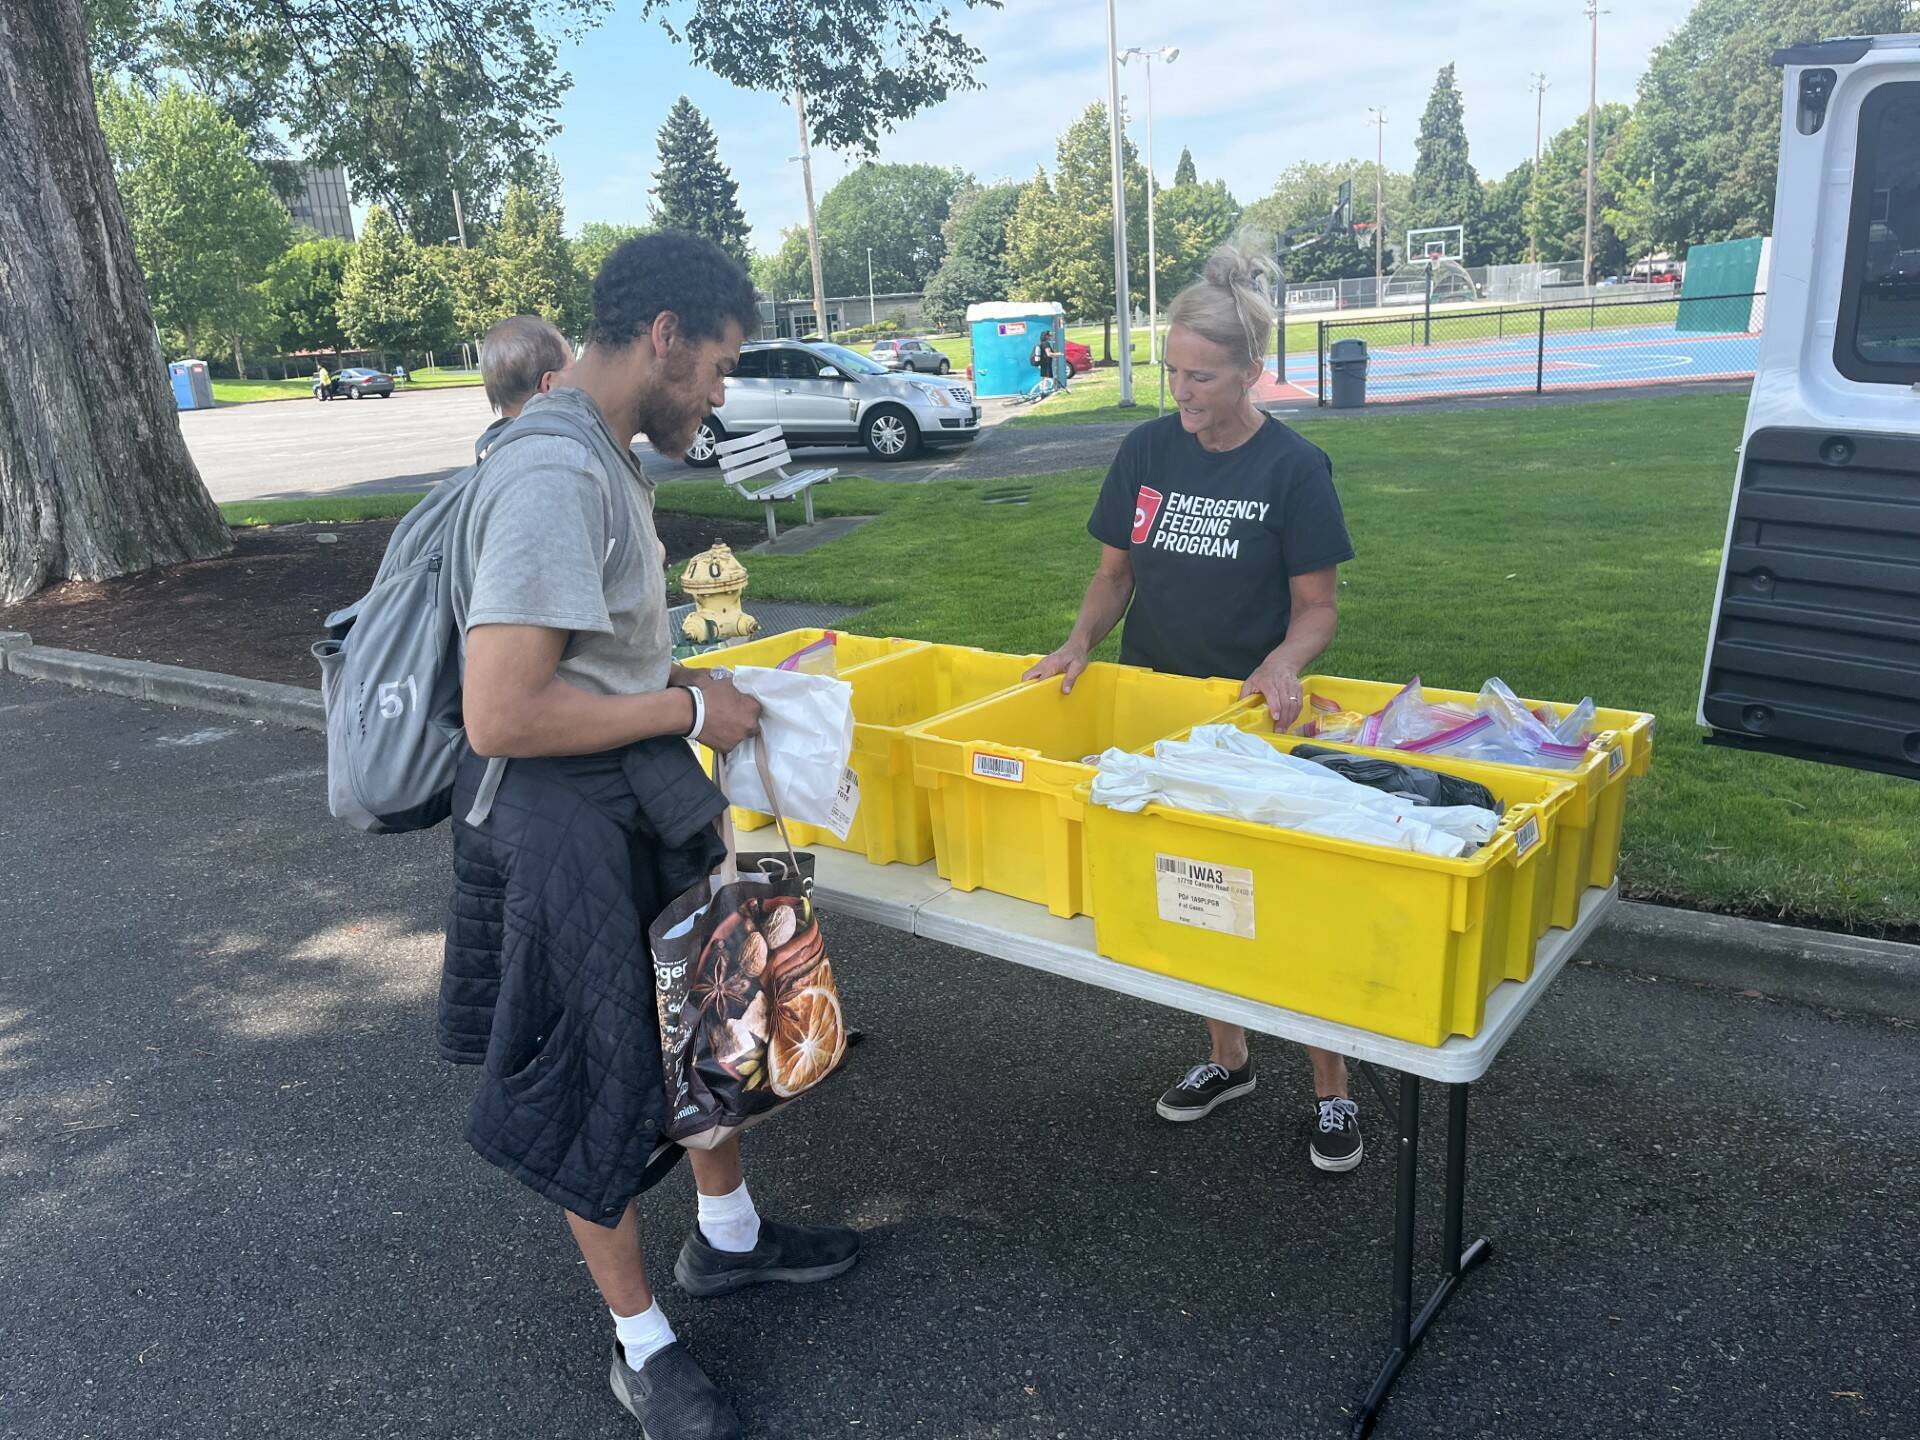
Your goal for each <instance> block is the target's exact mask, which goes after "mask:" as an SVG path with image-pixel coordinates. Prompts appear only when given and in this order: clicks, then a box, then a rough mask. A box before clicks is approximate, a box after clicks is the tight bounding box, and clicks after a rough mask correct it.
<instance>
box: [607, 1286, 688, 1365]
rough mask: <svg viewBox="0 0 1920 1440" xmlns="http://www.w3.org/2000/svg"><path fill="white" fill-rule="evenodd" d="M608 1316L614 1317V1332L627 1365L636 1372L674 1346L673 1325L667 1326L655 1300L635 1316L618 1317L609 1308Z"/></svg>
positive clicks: (663, 1314) (665, 1319)
mask: <svg viewBox="0 0 1920 1440" xmlns="http://www.w3.org/2000/svg"><path fill="white" fill-rule="evenodd" d="M607 1313H608V1314H609V1315H612V1316H613V1333H614V1334H616V1335H618V1336H619V1337H620V1348H621V1349H623V1350H625V1351H626V1353H627V1364H628V1365H629V1366H630V1367H631V1368H633V1369H635V1370H638V1369H639V1368H640V1367H641V1366H642V1365H644V1364H646V1363H647V1360H648V1359H649V1358H650V1357H651V1356H653V1355H656V1354H658V1353H659V1352H660V1351H662V1350H664V1349H666V1348H667V1346H669V1345H671V1344H673V1341H674V1334H673V1326H671V1325H669V1324H668V1323H667V1312H666V1311H664V1310H662V1309H661V1308H660V1302H659V1301H658V1300H656V1301H654V1302H653V1304H651V1305H649V1306H648V1307H647V1308H646V1309H644V1310H642V1311H641V1312H640V1313H639V1314H638V1315H619V1314H615V1312H614V1311H612V1310H611V1309H609V1310H608V1311H607Z"/></svg>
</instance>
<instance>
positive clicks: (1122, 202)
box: [1107, 0, 1133, 410]
mask: <svg viewBox="0 0 1920 1440" xmlns="http://www.w3.org/2000/svg"><path fill="white" fill-rule="evenodd" d="M1113 6H1114V0H1107V139H1108V141H1109V142H1110V144H1111V148H1112V150H1113V299H1114V308H1115V309H1116V310H1118V311H1119V312H1120V315H1119V320H1120V407H1121V408H1122V409H1123V410H1124V409H1129V408H1131V407H1132V405H1133V324H1132V318H1133V317H1132V314H1131V311H1132V309H1133V305H1132V298H1133V297H1132V294H1131V292H1130V290H1129V287H1128V285H1127V187H1126V178H1127V177H1126V170H1125V169H1124V167H1123V165H1122V157H1123V156H1124V155H1125V153H1126V152H1125V151H1124V150H1123V149H1122V147H1121V143H1120V40H1119V33H1118V28H1117V26H1116V23H1115V21H1114V16H1113Z"/></svg>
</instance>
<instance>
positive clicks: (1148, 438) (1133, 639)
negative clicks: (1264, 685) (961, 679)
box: [1087, 414, 1353, 680]
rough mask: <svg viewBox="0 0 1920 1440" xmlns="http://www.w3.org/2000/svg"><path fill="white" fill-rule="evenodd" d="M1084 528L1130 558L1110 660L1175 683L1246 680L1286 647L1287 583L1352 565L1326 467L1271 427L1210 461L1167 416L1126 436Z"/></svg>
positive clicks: (1311, 450)
mask: <svg viewBox="0 0 1920 1440" xmlns="http://www.w3.org/2000/svg"><path fill="white" fill-rule="evenodd" d="M1087 529H1088V531H1089V532H1090V533H1091V534H1092V535H1093V538H1094V539H1096V540H1098V541H1100V543H1101V544H1103V545H1111V546H1113V547H1114V548H1115V549H1117V550H1126V551H1129V552H1130V559H1131V560H1132V562H1133V583H1134V590H1133V603H1132V604H1131V606H1130V607H1129V608H1128V610H1127V622H1126V629H1125V631H1124V632H1123V633H1122V635H1121V639H1120V659H1121V661H1122V662H1123V663H1125V664H1128V665H1145V666H1147V667H1149V668H1150V669H1154V670H1163V671H1168V672H1170V673H1172V674H1176V675H1200V676H1213V675H1217V676H1221V677H1223V678H1226V679H1229V680H1244V679H1246V678H1247V676H1249V675H1251V674H1252V673H1253V672H1254V671H1255V670H1256V669H1258V668H1259V666H1260V662H1261V661H1263V660H1265V659H1266V658H1267V656H1268V655H1269V654H1270V653H1272V651H1273V649H1274V647H1275V646H1277V645H1278V644H1279V643H1280V642H1281V641H1282V640H1284V639H1286V636H1287V623H1288V621H1289V620H1290V619H1291V618H1292V614H1293V598H1292V593H1291V591H1290V590H1289V589H1288V585H1287V582H1288V580H1289V579H1290V578H1291V577H1293V576H1295V575H1307V574H1311V573H1312V572H1313V571H1315V570H1324V569H1326V568H1327V567H1328V566H1329V565H1338V564H1340V563H1341V562H1342V561H1346V560H1351V559H1352V558H1353V542H1352V541H1351V540H1349V539H1348V538H1347V522H1346V518H1345V516H1343V515H1342V514H1341V513H1340V497H1339V496H1337V495H1336V494H1334V490H1333V462H1332V461H1330V460H1328V459H1327V456H1326V452H1325V451H1323V450H1321V449H1320V448H1319V446H1317V445H1314V444H1312V443H1310V442H1309V441H1306V440H1302V439H1301V438H1300V437H1299V436H1298V435H1296V434H1294V433H1293V431H1291V430H1289V429H1288V428H1287V427H1286V426H1284V425H1282V424H1281V423H1280V422H1279V421H1278V420H1274V419H1272V418H1271V417H1269V418H1268V420H1267V421H1266V423H1265V424H1264V425H1262V426H1261V427H1260V428H1259V429H1258V430H1257V431H1255V432H1254V434H1253V437H1252V438H1251V439H1249V440H1248V441H1247V442H1246V443H1245V444H1243V445H1240V446H1238V447H1236V448H1235V449H1232V450H1227V451H1224V452H1221V453H1218V454H1216V453H1214V452H1211V451H1208V450H1203V449H1202V448H1201V447H1200V442H1199V441H1198V440H1196V439H1194V438H1193V436H1192V435H1190V434H1188V433H1187V431H1186V428H1185V427H1184V426H1182V425H1181V423H1180V417H1179V415H1177V414H1174V415H1165V416H1162V417H1161V418H1160V419H1158V420H1154V421H1151V422H1149V423H1148V424H1145V425H1141V426H1138V427H1136V428H1135V429H1134V431H1133V433H1132V434H1130V435H1128V436H1127V438H1126V439H1125V440H1124V441H1123V442H1122V443H1121V446H1120V453H1119V454H1118V455H1117V456H1115V457H1114V461H1113V467H1112V468H1111V469H1110V470H1108V471H1107V481H1106V484H1105V485H1104V486H1102V487H1101V490H1100V499H1099V500H1098V501H1097V502H1096V503H1095V505H1094V507H1093V517H1092V518H1091V519H1090V520H1089V521H1088V522H1087Z"/></svg>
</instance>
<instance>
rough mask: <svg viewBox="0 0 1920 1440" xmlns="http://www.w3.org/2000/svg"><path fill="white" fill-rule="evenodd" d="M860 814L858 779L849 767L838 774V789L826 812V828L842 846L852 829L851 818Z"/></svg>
mask: <svg viewBox="0 0 1920 1440" xmlns="http://www.w3.org/2000/svg"><path fill="white" fill-rule="evenodd" d="M859 813H860V777H859V776H858V775H856V774H854V773H853V767H852V766H851V765H849V766H848V767H847V768H846V769H845V770H843V771H841V772H840V788H839V789H838V790H836V791H834V793H833V807H832V808H831V809H829V810H828V811H827V828H828V829H829V830H831V831H832V832H833V838H834V839H836V840H838V841H839V842H840V843H841V844H842V845H844V844H846V843H847V832H848V831H849V830H851V829H853V817H854V816H856V815H858V814H859Z"/></svg>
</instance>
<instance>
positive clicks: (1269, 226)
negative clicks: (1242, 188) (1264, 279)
mask: <svg viewBox="0 0 1920 1440" xmlns="http://www.w3.org/2000/svg"><path fill="white" fill-rule="evenodd" d="M1375 169H1376V167H1375V165H1374V162H1373V161H1371V160H1345V161H1342V162H1340V163H1339V164H1336V165H1322V164H1319V163H1317V162H1315V161H1310V160H1302V161H1300V162H1298V163H1296V164H1293V165H1290V166H1288V167H1287V169H1285V170H1284V171H1282V172H1281V174H1280V178H1279V179H1278V180H1276V181H1275V182H1274V187H1273V190H1272V191H1271V192H1270V193H1269V194H1267V195H1266V196H1264V197H1262V198H1261V199H1259V200H1256V201H1254V202H1253V203H1252V204H1251V205H1249V206H1247V208H1246V210H1245V211H1244V212H1243V213H1242V214H1241V217H1240V223H1241V226H1242V227H1243V228H1244V229H1245V230H1246V231H1247V232H1248V233H1249V234H1250V235H1251V234H1256V233H1257V234H1261V235H1265V236H1267V237H1268V238H1269V239H1271V238H1273V237H1277V236H1279V235H1282V234H1284V233H1286V232H1287V231H1289V230H1293V229H1297V228H1298V227H1301V226H1308V227H1312V226H1318V225H1319V224H1320V222H1322V221H1323V220H1325V219H1326V218H1327V214H1328V212H1329V211H1331V210H1332V209H1333V205H1334V201H1335V200H1336V199H1337V198H1338V197H1339V193H1340V185H1341V183H1342V182H1343V181H1348V180H1351V181H1352V182H1353V218H1354V219H1355V220H1367V221H1374V220H1377V219H1378V218H1379V217H1378V216H1376V215H1375V214H1374V208H1373V202H1374V188H1375V187H1374V172H1375ZM1380 188H1381V189H1382V191H1383V192H1384V195H1385V205H1384V208H1385V211H1386V219H1387V226H1388V233H1387V235H1386V245H1385V249H1384V251H1383V253H1384V254H1385V255H1386V256H1387V257H1388V259H1387V262H1386V263H1387V265H1388V267H1389V268H1391V266H1392V264H1393V261H1392V258H1391V256H1392V254H1393V252H1394V251H1395V250H1396V249H1397V248H1398V246H1397V245H1396V243H1395V241H1394V235H1395V234H1396V233H1397V232H1400V231H1404V230H1405V229H1406V228H1407V219H1408V216H1409V215H1410V214H1411V213H1412V212H1411V210H1410V208H1409V204H1410V202H1409V198H1408V197H1409V196H1410V194H1411V192H1412V188H1413V182H1412V179H1411V177H1409V176H1408V175H1406V174H1404V173H1401V172H1396V171H1392V170H1389V171H1388V172H1387V173H1386V175H1385V177H1384V183H1383V185H1382V186H1381V187H1380ZM1372 274H1373V242H1372V240H1371V238H1369V239H1367V241H1366V243H1365V244H1364V245H1361V244H1356V243H1355V242H1354V241H1351V240H1342V239H1334V240H1328V241H1324V242H1322V243H1321V244H1318V245H1311V246H1308V247H1307V248H1306V249H1303V250H1296V251H1294V252H1293V253H1292V254H1291V255H1289V256H1288V257H1287V283H1288V284H1289V285H1302V284H1309V283H1312V282H1314V281H1324V280H1348V279H1357V278H1359V277H1361V276H1365V275H1372Z"/></svg>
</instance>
